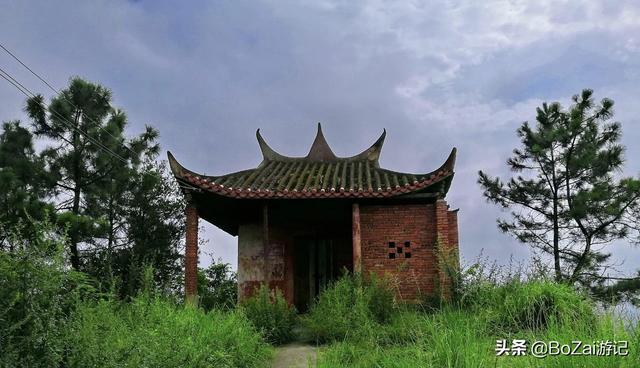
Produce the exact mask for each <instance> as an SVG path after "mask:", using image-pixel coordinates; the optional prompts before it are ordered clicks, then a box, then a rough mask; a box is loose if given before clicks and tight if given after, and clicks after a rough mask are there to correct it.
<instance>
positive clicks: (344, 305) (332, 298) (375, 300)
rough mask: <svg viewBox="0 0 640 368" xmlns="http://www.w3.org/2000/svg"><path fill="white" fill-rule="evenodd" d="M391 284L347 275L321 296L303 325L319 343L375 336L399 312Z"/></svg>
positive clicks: (373, 278)
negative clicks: (376, 331) (367, 335)
mask: <svg viewBox="0 0 640 368" xmlns="http://www.w3.org/2000/svg"><path fill="white" fill-rule="evenodd" d="M393 295H394V294H393V291H392V290H391V287H390V285H389V282H388V280H381V279H378V278H376V277H375V276H374V275H371V277H369V278H367V279H364V278H363V277H362V276H361V275H359V274H355V275H351V274H347V275H344V276H343V277H342V278H340V279H339V280H337V281H336V282H334V283H333V284H332V285H330V286H329V287H327V288H326V289H325V290H323V291H322V293H320V295H319V296H318V298H317V300H316V301H315V303H314V304H313V305H312V306H311V309H310V312H309V314H308V315H307V316H306V317H305V318H304V324H305V327H306V328H307V331H308V333H309V335H310V336H309V337H310V338H312V339H314V340H315V341H317V342H328V341H334V340H342V339H344V338H346V337H356V336H355V335H364V334H369V333H375V329H376V328H377V326H379V325H381V324H387V323H389V322H390V321H391V319H392V317H393V313H394V312H395V311H397V306H396V304H395V302H394V297H393Z"/></svg>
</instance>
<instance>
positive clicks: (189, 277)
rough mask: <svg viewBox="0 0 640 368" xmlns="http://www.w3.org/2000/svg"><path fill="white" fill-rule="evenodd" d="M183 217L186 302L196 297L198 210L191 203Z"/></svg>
mask: <svg viewBox="0 0 640 368" xmlns="http://www.w3.org/2000/svg"><path fill="white" fill-rule="evenodd" d="M185 215H186V219H185V220H186V221H185V222H186V224H185V227H186V247H185V252H184V253H185V254H184V291H185V297H186V300H187V301H193V300H194V299H195V298H196V297H197V296H198V209H197V208H196V206H195V204H193V203H191V201H188V203H187V207H186V209H185Z"/></svg>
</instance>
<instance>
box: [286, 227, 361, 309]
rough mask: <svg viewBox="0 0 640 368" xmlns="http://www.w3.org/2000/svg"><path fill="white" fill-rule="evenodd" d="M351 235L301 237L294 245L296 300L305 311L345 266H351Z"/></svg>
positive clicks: (298, 306) (298, 307)
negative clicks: (345, 236) (339, 236)
mask: <svg viewBox="0 0 640 368" xmlns="http://www.w3.org/2000/svg"><path fill="white" fill-rule="evenodd" d="M351 259H352V251H351V241H350V239H338V238H333V239H327V238H320V237H299V238H296V239H295V248H294V281H293V289H294V293H293V295H294V304H295V306H296V308H297V309H298V311H300V312H305V311H307V310H308V309H309V306H310V305H311V302H312V301H313V300H314V299H315V298H316V297H317V296H318V294H319V293H320V291H322V289H324V288H325V287H326V286H327V285H328V284H329V283H331V281H333V280H335V279H336V278H338V277H339V276H340V275H341V274H342V273H343V272H344V269H345V268H346V269H348V270H350V269H351V268H352V265H351V263H352V261H351Z"/></svg>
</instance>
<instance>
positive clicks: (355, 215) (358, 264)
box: [351, 203, 362, 273]
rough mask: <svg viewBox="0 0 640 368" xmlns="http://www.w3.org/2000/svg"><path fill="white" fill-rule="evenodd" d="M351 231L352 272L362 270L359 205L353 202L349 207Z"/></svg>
mask: <svg viewBox="0 0 640 368" xmlns="http://www.w3.org/2000/svg"><path fill="white" fill-rule="evenodd" d="M351 231H352V246H353V272H354V273H356V272H361V271H362V244H361V232H360V205H359V204H358V203H354V204H353V205H352V208H351Z"/></svg>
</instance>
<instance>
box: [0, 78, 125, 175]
mask: <svg viewBox="0 0 640 368" xmlns="http://www.w3.org/2000/svg"><path fill="white" fill-rule="evenodd" d="M0 77H2V78H3V79H4V80H6V81H7V82H9V83H10V84H11V85H13V86H14V87H15V88H16V89H17V90H18V91H20V92H22V94H24V95H25V96H27V98H32V97H35V96H36V95H35V94H34V93H33V92H31V91H30V90H29V89H28V88H27V87H25V86H24V85H23V84H22V83H20V82H19V81H18V80H16V79H15V78H14V77H12V76H11V74H9V73H7V72H6V71H5V70H4V69H2V68H0ZM49 112H51V113H52V114H54V115H55V116H57V117H58V118H59V119H61V122H62V123H63V124H64V125H66V126H67V127H69V128H72V129H74V130H76V131H77V132H78V133H80V134H82V135H83V136H85V137H86V138H87V139H88V140H90V141H91V142H92V143H94V144H95V145H96V146H98V148H100V149H102V150H103V151H105V152H106V153H108V154H110V155H112V156H113V157H115V158H117V159H118V160H120V161H122V162H123V163H125V164H126V163H127V162H128V161H127V160H126V159H125V158H123V157H122V156H120V155H118V154H117V153H115V152H113V151H112V150H111V149H109V148H108V147H107V146H105V145H103V144H102V143H101V142H100V141H98V140H97V139H95V138H93V137H91V136H90V135H89V134H88V133H86V132H85V131H83V130H82V129H80V128H78V127H76V126H74V125H73V123H71V122H70V121H69V120H68V119H67V118H65V117H64V116H63V115H61V114H60V113H58V112H57V111H55V110H54V109H52V108H51V106H49ZM45 125H46V126H47V127H48V128H49V129H52V128H51V126H49V125H48V124H46V123H45ZM52 131H53V129H52ZM54 133H55V131H54ZM55 134H56V135H58V136H59V137H60V138H62V139H63V140H64V141H66V142H67V143H69V144H72V143H71V142H70V141H69V140H68V139H66V138H65V137H63V136H62V135H60V134H57V133H55Z"/></svg>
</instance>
